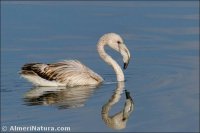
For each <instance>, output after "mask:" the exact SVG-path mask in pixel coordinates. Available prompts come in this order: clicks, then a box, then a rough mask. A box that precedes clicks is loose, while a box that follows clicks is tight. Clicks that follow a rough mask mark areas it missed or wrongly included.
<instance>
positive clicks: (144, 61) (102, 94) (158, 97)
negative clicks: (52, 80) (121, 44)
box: [1, 1, 199, 132]
mask: <svg viewBox="0 0 200 133" xmlns="http://www.w3.org/2000/svg"><path fill="white" fill-rule="evenodd" d="M1 4H2V7H1V9H2V10H1V11H2V12H1V24H2V25H1V35H2V36H1V124H2V126H7V128H9V127H10V126H54V127H57V126H67V127H70V130H71V131H85V132H90V131H112V132H113V131H118V130H116V129H115V128H120V126H121V128H123V129H121V130H119V131H121V132H128V131H131V132H148V131H149V132H155V131H158V132H164V131H166V132H183V131H185V132H197V131H199V89H198V88H199V53H198V52H199V46H198V44H199V42H198V41H199V38H198V36H199V27H198V26H199V25H198V24H199V18H198V16H199V14H198V5H199V3H198V2H197V1H196V2H195V1H191V2H187V1H182V2H170V1H166V2H159V1H156V2H145V1H143V2H138V1H135V2H128V1H127V2H62V1H60V2H40V1H38V2H17V1H16V2H2V3H1ZM107 32H116V33H119V34H120V35H121V36H122V37H123V38H124V40H125V43H126V44H127V47H128V48H129V50H130V52H131V56H132V58H131V62H130V64H129V66H128V69H127V70H125V71H124V73H125V77H126V82H125V87H123V85H122V86H121V84H120V83H119V84H117V83H116V82H115V81H116V77H115V74H114V72H113V71H112V69H111V68H110V67H109V66H107V65H106V64H105V63H104V62H103V61H102V60H101V59H100V58H99V56H98V54H97V52H96V43H97V41H98V39H99V37H100V36H101V35H103V34H104V33H107ZM106 50H107V51H108V53H109V54H111V55H112V56H113V58H115V59H116V60H117V61H118V62H119V64H120V65H121V66H122V65H123V62H122V59H121V57H120V55H119V54H118V53H116V52H113V51H112V50H111V49H109V48H107V49H106ZM63 59H78V60H80V61H81V62H83V63H84V64H85V65H87V66H89V67H90V68H91V69H93V70H94V71H95V72H97V73H99V74H100V75H102V77H104V79H105V81H106V83H105V84H103V85H101V86H99V87H98V88H94V87H92V86H90V87H86V88H84V87H83V88H67V89H63V88H34V87H33V86H32V85H31V84H30V83H28V82H27V81H26V80H24V79H22V78H20V76H19V74H18V72H19V70H20V67H21V66H22V65H23V64H25V63H28V62H45V63H50V62H56V61H60V60H63ZM83 89H85V91H83ZM124 90H127V91H128V92H129V93H130V96H131V97H132V100H133V101H132V102H131V100H130V98H129V99H128V100H129V101H127V100H126V93H125V91H124ZM113 98H114V99H113ZM109 99H110V102H112V103H109ZM128 102H129V103H128ZM125 103H126V106H127V107H128V108H130V109H131V108H132V109H131V110H130V113H129V114H128V119H127V120H126V121H125V123H126V124H124V123H121V124H119V125H118V126H115V127H114V126H113V127H112V126H109V125H108V124H106V122H105V120H104V119H102V118H103V117H102V114H101V112H102V107H105V108H106V107H108V106H107V105H112V104H114V105H113V106H110V107H111V110H110V112H109V115H110V116H112V115H115V114H116V113H118V112H120V111H123V108H124V106H125ZM128 104H129V105H128ZM107 113H108V112H107ZM119 115H121V114H120V113H119ZM120 117H121V116H120ZM117 121H118V122H119V121H120V120H117ZM123 124H124V125H123Z"/></svg>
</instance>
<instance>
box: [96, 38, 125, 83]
mask: <svg viewBox="0 0 200 133" xmlns="http://www.w3.org/2000/svg"><path fill="white" fill-rule="evenodd" d="M105 45H107V44H106V43H105V42H101V41H100V42H99V43H98V44H97V51H98V52H99V55H100V57H101V59H102V60H104V61H105V62H106V63H107V64H108V65H111V66H112V68H113V69H114V71H115V73H116V76H117V81H124V73H123V71H122V69H121V67H120V66H119V65H118V63H117V62H116V61H115V60H114V59H113V58H112V57H111V56H109V55H108V54H107V53H106V52H105V50H104V46H105Z"/></svg>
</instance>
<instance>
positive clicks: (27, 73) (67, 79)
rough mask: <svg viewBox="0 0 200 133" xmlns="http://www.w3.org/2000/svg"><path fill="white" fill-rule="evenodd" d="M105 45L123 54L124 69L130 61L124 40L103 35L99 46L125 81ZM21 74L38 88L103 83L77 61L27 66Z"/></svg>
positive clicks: (103, 56)
mask: <svg viewBox="0 0 200 133" xmlns="http://www.w3.org/2000/svg"><path fill="white" fill-rule="evenodd" d="M105 45H108V46H110V47H111V48H113V49H114V50H116V51H118V52H120V53H121V55H122V56H123V61H124V69H125V68H126V67H127V65H128V63H129V60H130V53H129V50H128V49H127V48H126V45H125V44H124V43H123V40H122V38H121V37H120V36H119V35H117V34H115V33H108V34H105V35H103V36H102V37H101V38H100V40H99V42H98V44H97V50H98V52H99V55H100V57H101V58H102V59H103V60H104V61H105V62H106V63H108V64H109V65H111V66H112V68H113V69H114V71H115V72H116V76H117V81H124V74H123V71H122V70H121V68H120V67H119V65H118V64H117V62H116V61H115V60H113V59H112V57H110V56H109V55H108V54H107V53H106V52H105V50H104V46H105ZM20 74H21V76H22V77H24V78H25V79H27V80H28V81H30V82H32V83H33V84H34V85H36V86H78V85H98V84H100V83H102V82H103V78H102V77H101V76H99V75H98V74H97V73H95V72H93V71H92V70H91V69H90V68H88V67H86V66H85V65H83V64H82V63H81V62H79V61H77V60H64V61H62V62H57V63H53V64H43V63H30V64H25V65H24V66H23V67H22V69H21V72H20Z"/></svg>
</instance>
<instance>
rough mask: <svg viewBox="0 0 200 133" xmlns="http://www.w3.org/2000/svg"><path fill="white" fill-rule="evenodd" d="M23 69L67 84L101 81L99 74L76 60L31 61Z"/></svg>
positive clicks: (86, 83)
mask: <svg viewBox="0 0 200 133" xmlns="http://www.w3.org/2000/svg"><path fill="white" fill-rule="evenodd" d="M23 71H26V72H27V71H29V73H30V71H31V72H34V73H35V74H37V75H38V76H40V77H41V78H43V79H46V80H49V81H56V82H59V83H62V84H66V85H68V86H74V85H88V84H96V83H100V82H102V81H103V79H102V78H101V76H99V75H98V74H96V73H94V72H93V71H92V70H91V69H89V68H88V67H86V66H85V65H83V64H82V63H81V62H79V61H77V60H64V61H61V62H58V63H54V64H42V63H31V64H25V65H24V66H23V67H22V72H23Z"/></svg>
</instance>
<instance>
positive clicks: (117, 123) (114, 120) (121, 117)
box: [101, 82, 134, 130]
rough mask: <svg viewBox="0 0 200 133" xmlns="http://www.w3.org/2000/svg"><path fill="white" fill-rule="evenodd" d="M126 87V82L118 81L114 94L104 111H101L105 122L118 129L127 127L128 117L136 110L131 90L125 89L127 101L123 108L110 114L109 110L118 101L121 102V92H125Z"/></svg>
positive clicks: (104, 106)
mask: <svg viewBox="0 0 200 133" xmlns="http://www.w3.org/2000/svg"><path fill="white" fill-rule="evenodd" d="M124 87H125V86H124V82H118V84H117V87H116V89H115V91H114V93H113V95H112V96H111V98H110V99H109V100H108V102H107V103H105V104H104V105H103V107H102V111H101V116H102V119H103V121H104V122H105V124H106V125H107V126H108V127H110V128H113V129H117V130H119V129H124V128H125V127H126V123H127V121H128V118H129V117H130V114H131V113H132V112H133V110H134V102H133V99H132V98H131V96H130V92H128V91H127V90H125V96H126V101H125V103H124V106H123V108H122V110H121V111H120V112H118V113H116V114H114V115H112V116H110V115H109V112H110V110H111V108H112V106H113V105H114V104H116V103H117V102H119V100H120V98H121V94H122V93H123V89H124Z"/></svg>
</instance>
